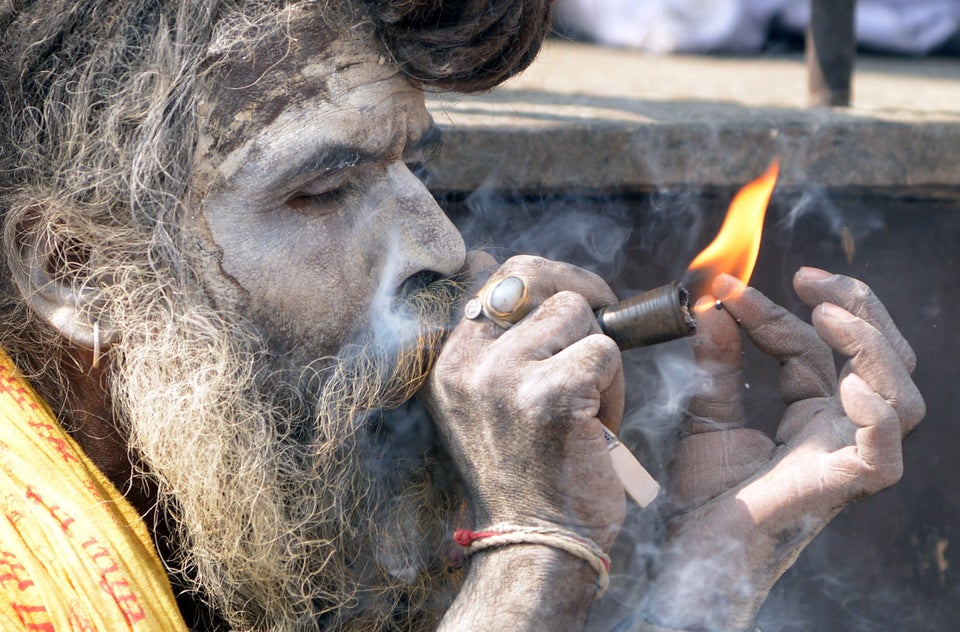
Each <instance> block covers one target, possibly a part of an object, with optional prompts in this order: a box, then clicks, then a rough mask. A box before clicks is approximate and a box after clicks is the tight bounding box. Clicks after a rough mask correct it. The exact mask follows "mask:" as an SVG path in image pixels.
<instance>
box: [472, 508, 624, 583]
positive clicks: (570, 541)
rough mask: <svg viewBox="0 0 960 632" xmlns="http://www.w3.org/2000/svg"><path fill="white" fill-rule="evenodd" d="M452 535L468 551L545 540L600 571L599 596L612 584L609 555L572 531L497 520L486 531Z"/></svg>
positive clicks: (544, 541)
mask: <svg viewBox="0 0 960 632" xmlns="http://www.w3.org/2000/svg"><path fill="white" fill-rule="evenodd" d="M453 539H454V541H455V542H456V543H457V544H459V545H460V546H462V547H463V549H464V552H465V553H466V554H467V555H472V554H473V553H476V552H477V551H482V550H483V549H490V548H493V547H497V546H507V545H508V544H542V545H545V546H549V547H553V548H555V549H560V550H561V551H566V552H567V553H569V554H571V555H574V556H576V557H579V558H580V559H582V560H585V561H586V562H587V563H588V564H590V566H591V567H593V570H595V571H596V572H597V586H598V587H599V588H598V591H597V597H600V596H601V595H603V593H604V592H605V591H606V590H607V586H609V585H610V556H609V555H607V554H606V553H604V552H603V549H601V548H600V547H599V546H597V543H596V542H594V541H593V540H591V539H590V538H585V537H583V536H581V535H578V534H576V533H574V532H573V531H567V530H566V529H549V528H545V527H519V526H516V525H510V524H496V525H493V526H492V527H490V528H489V529H487V530H484V531H470V530H468V529H457V530H456V531H455V532H454V534H453Z"/></svg>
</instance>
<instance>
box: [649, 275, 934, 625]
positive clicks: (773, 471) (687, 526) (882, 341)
mask: <svg viewBox="0 0 960 632" xmlns="http://www.w3.org/2000/svg"><path fill="white" fill-rule="evenodd" d="M794 287H795V289H796V291H797V293H798V294H799V296H800V297H801V299H802V300H803V301H804V302H805V303H806V304H807V305H808V306H809V307H811V308H813V315H812V326H810V325H808V324H806V323H804V322H802V321H801V320H800V319H798V318H797V317H795V316H793V315H792V314H790V313H789V312H787V310H785V309H784V308H782V307H780V306H778V305H775V304H774V303H772V302H771V301H770V300H769V299H767V298H766V297H765V296H763V295H762V294H760V293H759V292H758V291H756V290H754V289H752V288H744V287H743V286H742V285H741V284H739V282H738V281H736V280H735V279H733V278H731V277H727V276H723V277H720V278H719V279H718V280H717V282H716V283H715V284H714V291H715V292H716V293H717V295H718V296H720V297H721V298H723V306H724V309H723V310H719V311H718V310H715V309H713V308H712V307H711V308H707V309H706V310H701V311H700V312H699V324H700V330H699V332H698V334H697V338H696V339H695V343H694V344H695V354H696V359H697V363H698V366H699V367H700V370H701V372H702V373H701V380H700V383H699V387H698V389H697V392H696V393H695V395H694V398H693V399H692V401H691V403H690V408H689V412H690V415H689V417H688V419H687V420H686V421H685V422H684V425H683V428H682V438H681V439H680V441H679V443H678V445H677V448H676V453H675V456H674V463H673V465H672V481H671V486H670V490H669V491H670V498H671V502H672V510H673V512H674V515H673V517H672V518H671V519H670V523H669V531H668V536H667V543H666V549H665V553H664V557H663V559H662V560H661V572H660V575H659V577H658V579H657V581H656V583H655V586H654V590H653V594H652V596H651V601H650V610H649V613H650V614H649V615H648V616H649V617H650V619H651V620H653V621H654V622H659V623H661V624H667V625H669V626H674V627H680V628H688V627H697V628H698V629H753V620H754V618H755V616H756V612H757V610H758V609H759V607H760V605H761V604H762V602H763V600H764V599H765V597H766V595H767V593H768V592H769V590H770V589H771V588H772V586H773V584H774V582H776V580H777V579H778V578H779V577H780V576H781V575H782V574H783V572H784V571H785V570H786V569H787V568H789V567H790V566H791V565H792V564H793V562H794V561H795V560H796V558H797V556H798V555H799V554H800V552H801V551H802V550H803V548H804V547H805V546H806V545H807V544H808V543H809V542H810V540H811V539H812V538H813V537H814V536H815V535H816V534H817V533H818V532H819V531H820V530H821V529H822V528H823V527H824V526H825V525H826V524H827V523H828V522H829V521H830V520H831V519H832V518H833V517H834V516H835V515H836V514H837V513H838V512H839V511H840V509H842V508H843V507H844V506H845V505H847V504H850V503H851V502H853V501H855V500H857V499H858V498H862V497H864V496H868V495H871V494H874V493H876V492H877V491H879V490H881V489H883V488H885V487H888V486H890V485H892V484H893V483H895V482H896V481H897V480H899V478H900V476H901V474H902V471H903V457H902V451H901V440H902V437H903V436H905V435H906V434H907V433H908V432H910V431H911V430H912V429H913V428H914V427H915V426H916V425H917V424H918V423H919V422H920V420H921V419H922V418H923V416H924V414H925V406H924V402H923V399H922V397H921V396H920V393H919V391H918V390H917V388H916V386H915V385H914V383H913V381H912V380H911V378H910V372H911V371H912V370H913V368H914V366H915V364H916V358H915V356H914V353H913V351H912V350H911V349H910V346H909V344H907V342H906V341H905V340H904V338H903V337H902V336H901V335H900V333H899V331H898V330H897V328H896V326H895V325H894V323H893V321H892V320H891V318H890V316H889V315H888V313H887V311H886V309H885V308H884V307H883V305H882V304H881V303H880V301H879V300H878V299H877V298H876V296H874V294H873V292H872V291H871V290H870V289H869V288H868V287H867V286H866V285H864V284H863V283H861V282H860V281H857V280H855V279H851V278H848V277H844V276H840V275H830V274H829V273H826V272H824V271H822V270H816V269H812V268H803V269H801V270H800V271H799V272H798V273H797V275H796V276H795V277H794ZM738 292H742V294H739V295H738ZM726 297H733V298H726ZM709 300H710V301H712V300H713V299H709ZM738 325H739V328H742V330H743V331H744V332H745V333H746V334H747V336H748V337H749V339H750V340H751V341H752V342H753V343H754V344H755V345H756V346H757V347H758V348H759V349H760V350H762V351H764V352H765V353H767V354H769V355H771V356H773V357H774V358H775V359H776V360H778V361H779V363H780V385H781V391H782V395H783V398H784V401H785V403H786V404H787V409H786V412H785V413H784V415H783V418H782V419H781V421H780V424H779V427H778V430H777V435H776V441H774V440H772V439H771V438H770V437H768V436H766V435H765V434H764V433H762V432H760V431H758V430H754V429H750V428H746V427H744V418H743V410H742V405H741V389H742V378H741V372H740V369H741V356H742V343H741V337H740V333H739V331H738ZM834 351H836V352H838V353H840V354H842V355H844V356H847V357H848V358H849V360H848V361H847V362H846V364H845V365H844V366H843V368H842V370H841V371H840V374H839V377H838V375H837V372H836V367H835V365H834V359H833V352H834Z"/></svg>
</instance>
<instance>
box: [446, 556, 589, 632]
mask: <svg viewBox="0 0 960 632" xmlns="http://www.w3.org/2000/svg"><path fill="white" fill-rule="evenodd" d="M597 592H598V586H597V575H596V572H595V571H594V569H593V568H592V567H591V566H590V565H589V564H588V563H587V562H586V561H584V560H582V559H580V558H577V557H575V556H572V555H569V554H568V553H565V552H564V551H560V550H557V549H554V548H552V547H548V546H543V545H537V544H515V545H511V546H503V547H495V548H489V549H485V550H483V551H478V552H477V553H476V554H475V555H474V556H473V559H472V561H471V564H470V571H469V574H468V576H467V579H466V581H465V583H464V585H463V588H462V589H461V590H460V593H459V594H458V596H457V599H456V601H455V602H454V603H453V605H452V606H451V608H450V609H449V610H448V611H447V613H446V615H445V616H444V618H443V624H442V626H441V630H452V631H456V632H465V631H472V630H493V629H508V630H512V631H515V632H539V631H541V630H551V631H557V632H563V631H567V630H569V631H574V630H582V629H583V626H584V624H585V622H586V617H587V613H588V612H589V610H590V606H591V604H592V603H593V601H594V599H595V597H596V594H597Z"/></svg>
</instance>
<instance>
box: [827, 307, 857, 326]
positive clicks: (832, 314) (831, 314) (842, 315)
mask: <svg viewBox="0 0 960 632" xmlns="http://www.w3.org/2000/svg"><path fill="white" fill-rule="evenodd" d="M818 309H819V310H820V314H821V315H822V316H826V317H827V318H832V319H834V320H840V321H843V322H852V321H854V320H856V319H857V317H856V316H854V315H853V314H851V313H850V312H848V311H847V310H845V309H843V308H842V307H838V306H837V305H834V304H833V303H821V304H820V307H819V308H818Z"/></svg>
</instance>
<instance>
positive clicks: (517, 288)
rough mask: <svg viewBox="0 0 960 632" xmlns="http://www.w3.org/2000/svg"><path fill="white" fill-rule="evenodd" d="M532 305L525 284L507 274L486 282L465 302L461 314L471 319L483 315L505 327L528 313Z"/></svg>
mask: <svg viewBox="0 0 960 632" xmlns="http://www.w3.org/2000/svg"><path fill="white" fill-rule="evenodd" d="M532 307H533V306H532V304H531V302H530V295H529V293H528V292H527V284H526V283H524V282H523V279H521V278H519V277H515V276H509V277H506V278H504V279H498V280H496V281H493V282H487V284H486V285H484V286H483V287H482V288H481V289H480V292H479V293H477V296H476V297H474V298H472V299H470V300H469V301H468V302H467V304H466V306H464V310H463V314H464V316H466V317H467V318H469V319H471V320H476V319H477V318H480V316H485V317H486V318H487V319H488V320H490V321H492V322H494V323H496V324H497V325H499V326H501V327H503V328H504V329H507V328H509V327H510V326H511V325H513V324H514V323H516V322H517V321H519V320H520V319H521V318H523V317H524V316H526V315H527V314H529V313H530V310H531V309H532Z"/></svg>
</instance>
